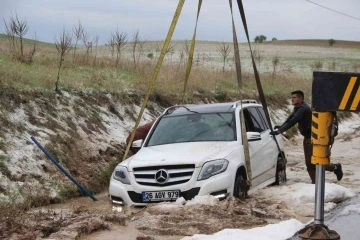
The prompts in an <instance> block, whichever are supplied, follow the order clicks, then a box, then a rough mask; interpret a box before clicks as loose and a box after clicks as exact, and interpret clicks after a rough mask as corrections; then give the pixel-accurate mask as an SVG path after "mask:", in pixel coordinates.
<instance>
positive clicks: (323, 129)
mask: <svg viewBox="0 0 360 240" xmlns="http://www.w3.org/2000/svg"><path fill="white" fill-rule="evenodd" d="M333 118H334V116H333V113H332V112H313V115H312V127H311V142H312V143H313V145H314V148H313V155H312V158H311V163H312V164H315V165H316V164H320V165H328V164H329V163H330V149H329V145H331V137H330V136H331V127H332V122H333Z"/></svg>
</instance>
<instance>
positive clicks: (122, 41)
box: [112, 29, 127, 67]
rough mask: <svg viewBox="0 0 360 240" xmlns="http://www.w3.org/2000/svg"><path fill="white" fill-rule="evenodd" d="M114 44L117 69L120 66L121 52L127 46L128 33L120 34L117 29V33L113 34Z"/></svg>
mask: <svg viewBox="0 0 360 240" xmlns="http://www.w3.org/2000/svg"><path fill="white" fill-rule="evenodd" d="M112 37H113V39H114V43H115V46H116V67H118V66H119V64H120V56H121V51H122V50H123V48H124V47H125V45H126V44H127V33H126V32H120V31H119V29H116V31H115V33H112Z"/></svg>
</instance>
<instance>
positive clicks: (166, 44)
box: [122, 0, 185, 161]
mask: <svg viewBox="0 0 360 240" xmlns="http://www.w3.org/2000/svg"><path fill="white" fill-rule="evenodd" d="M184 3H185V0H179V4H178V6H177V8H176V11H175V14H174V17H173V20H172V22H171V25H170V28H169V31H168V34H167V36H166V39H165V42H164V46H163V48H162V50H161V54H160V56H159V59H158V61H157V64H156V68H155V72H154V75H153V76H152V78H151V82H150V84H149V87H148V90H147V92H146V95H145V99H144V102H143V104H142V106H141V110H140V112H139V116H138V118H137V120H136V123H135V126H134V128H133V131H132V133H131V136H130V140H129V143H128V145H127V146H126V150H125V153H124V155H123V159H122V161H124V160H125V159H126V158H127V155H128V153H129V150H130V146H131V144H132V142H133V139H134V136H135V132H136V129H137V128H138V126H139V123H140V120H141V118H142V115H143V113H144V111H145V108H146V105H147V103H148V100H149V96H150V94H151V93H152V91H153V89H154V87H155V82H156V79H157V77H158V75H159V72H160V68H161V65H162V63H163V60H164V57H165V54H166V51H167V49H168V48H169V45H170V41H171V38H172V35H173V33H174V30H175V27H176V24H177V21H178V20H179V17H180V14H181V10H182V8H183V6H184Z"/></svg>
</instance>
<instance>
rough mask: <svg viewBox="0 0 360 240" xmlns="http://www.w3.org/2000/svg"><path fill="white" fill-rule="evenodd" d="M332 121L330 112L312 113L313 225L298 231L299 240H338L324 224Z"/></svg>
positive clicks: (333, 232) (337, 235) (334, 233)
mask: <svg viewBox="0 0 360 240" xmlns="http://www.w3.org/2000/svg"><path fill="white" fill-rule="evenodd" d="M333 119H334V115H333V113H332V112H313V115H312V127H311V141H312V143H313V145H314V146H313V155H312V158H311V163H312V164H315V165H316V179H315V214H314V223H313V224H311V225H309V226H307V227H305V228H304V229H302V230H300V231H299V233H298V236H299V237H300V238H301V239H314V240H315V239H316V240H318V239H327V240H335V239H336V240H337V239H340V236H339V234H338V233H337V232H335V231H333V230H330V229H328V227H327V226H325V224H324V205H325V201H324V200H325V165H327V164H329V163H330V148H329V147H330V145H331V144H332V136H331V128H332V122H333Z"/></svg>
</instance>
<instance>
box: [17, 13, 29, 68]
mask: <svg viewBox="0 0 360 240" xmlns="http://www.w3.org/2000/svg"><path fill="white" fill-rule="evenodd" d="M15 20H16V23H15V34H16V35H17V36H18V37H19V38H20V57H21V61H24V42H23V38H24V36H25V35H26V33H27V32H28V30H29V27H28V25H27V21H26V20H23V21H20V20H19V18H18V16H17V15H16V17H15Z"/></svg>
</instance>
